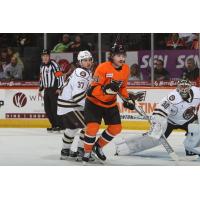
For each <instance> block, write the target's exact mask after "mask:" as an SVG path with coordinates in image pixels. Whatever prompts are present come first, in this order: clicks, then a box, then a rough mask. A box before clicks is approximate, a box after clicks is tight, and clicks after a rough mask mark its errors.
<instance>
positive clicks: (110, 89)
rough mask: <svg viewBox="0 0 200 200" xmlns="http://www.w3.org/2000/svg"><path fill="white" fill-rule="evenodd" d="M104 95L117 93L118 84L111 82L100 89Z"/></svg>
mask: <svg viewBox="0 0 200 200" xmlns="http://www.w3.org/2000/svg"><path fill="white" fill-rule="evenodd" d="M102 89H103V92H104V94H109V95H116V94H117V92H118V91H119V84H117V83H115V82H112V83H109V84H107V85H105V86H103V87H102Z"/></svg>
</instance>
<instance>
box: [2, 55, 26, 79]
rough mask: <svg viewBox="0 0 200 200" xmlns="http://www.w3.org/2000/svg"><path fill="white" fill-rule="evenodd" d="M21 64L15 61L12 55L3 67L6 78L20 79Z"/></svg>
mask: <svg viewBox="0 0 200 200" xmlns="http://www.w3.org/2000/svg"><path fill="white" fill-rule="evenodd" d="M22 69H23V68H22V65H21V64H18V63H17V58H16V57H15V56H13V57H12V58H11V62H10V63H9V64H8V65H7V66H6V67H5V78H6V79H8V80H22Z"/></svg>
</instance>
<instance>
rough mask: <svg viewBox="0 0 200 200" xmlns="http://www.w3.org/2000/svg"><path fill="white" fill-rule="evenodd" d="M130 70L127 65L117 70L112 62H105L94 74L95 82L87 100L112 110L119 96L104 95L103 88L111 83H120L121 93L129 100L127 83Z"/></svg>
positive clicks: (92, 83)
mask: <svg viewBox="0 0 200 200" xmlns="http://www.w3.org/2000/svg"><path fill="white" fill-rule="evenodd" d="M129 74H130V70H129V66H128V65H127V64H123V65H122V67H121V69H116V68H115V67H114V66H113V64H112V63H111V62H104V63H102V64H100V65H99V66H98V67H97V68H96V70H95V73H94V76H93V81H92V82H91V84H90V88H89V90H88V94H87V99H88V100H90V101H91V102H92V103H94V104H96V105H99V106H102V107H106V108H110V107H113V106H115V105H116V104H117V102H116V101H117V95H107V94H104V92H103V90H102V86H105V85H106V84H109V83H111V81H115V82H118V83H119V85H120V89H119V93H120V94H121V95H122V96H123V97H125V98H127V97H128V92H127V88H126V87H127V82H128V78H129Z"/></svg>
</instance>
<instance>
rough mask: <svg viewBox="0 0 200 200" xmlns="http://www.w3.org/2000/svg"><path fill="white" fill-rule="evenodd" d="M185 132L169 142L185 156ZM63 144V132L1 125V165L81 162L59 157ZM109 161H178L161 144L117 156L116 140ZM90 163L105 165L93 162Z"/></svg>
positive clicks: (154, 163) (141, 163)
mask: <svg viewBox="0 0 200 200" xmlns="http://www.w3.org/2000/svg"><path fill="white" fill-rule="evenodd" d="M141 132H144V131H124V132H123V133H122V134H121V135H119V136H118V137H117V138H115V141H116V140H119V139H120V137H129V136H130V135H138V133H141ZM184 137H185V136H184V133H181V132H177V133H172V135H171V136H170V137H169V142H170V144H171V145H172V146H173V148H174V150H175V151H176V152H177V154H178V155H181V156H184V148H183V145H182V142H183V140H184ZM61 146H62V134H61V133H47V132H46V130H45V129H36V128H35V129H31V128H29V129H27V128H26V129H25V128H24V129H22V128H18V129H16V128H13V129H11V128H1V129H0V165H1V166H7V165H9V166H65V165H66V166H67V165H82V163H81V162H76V161H73V160H67V161H66V160H60V150H61ZM104 152H105V154H106V155H107V161H106V163H104V165H113V166H124V165H128V166H158V165H164V166H166V165H175V163H174V162H173V161H172V160H171V159H170V158H169V156H168V154H167V153H166V151H165V149H164V148H163V147H162V146H159V147H155V148H153V149H151V150H148V151H144V152H142V153H140V154H137V155H135V156H114V153H115V145H114V142H112V143H111V144H109V145H107V146H106V147H105V149H104ZM91 165H102V164H100V163H99V162H94V163H93V164H91ZM180 165H183V166H184V165H187V166H188V165H189V166H190V165H191V166H192V165H200V159H199V160H195V161H180Z"/></svg>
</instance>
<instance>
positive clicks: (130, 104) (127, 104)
mask: <svg viewBox="0 0 200 200" xmlns="http://www.w3.org/2000/svg"><path fill="white" fill-rule="evenodd" d="M123 106H124V108H128V109H129V110H134V109H135V100H134V99H131V98H130V97H129V98H126V99H125V100H124V103H123Z"/></svg>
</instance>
